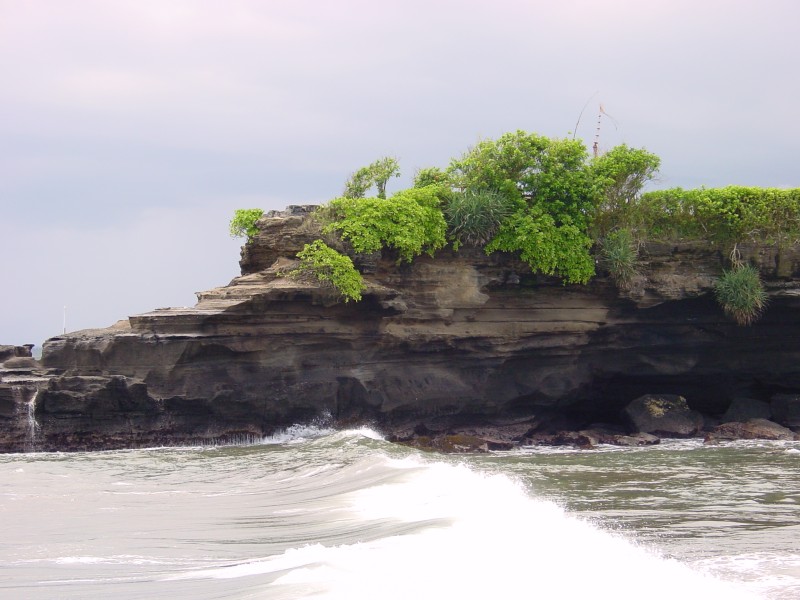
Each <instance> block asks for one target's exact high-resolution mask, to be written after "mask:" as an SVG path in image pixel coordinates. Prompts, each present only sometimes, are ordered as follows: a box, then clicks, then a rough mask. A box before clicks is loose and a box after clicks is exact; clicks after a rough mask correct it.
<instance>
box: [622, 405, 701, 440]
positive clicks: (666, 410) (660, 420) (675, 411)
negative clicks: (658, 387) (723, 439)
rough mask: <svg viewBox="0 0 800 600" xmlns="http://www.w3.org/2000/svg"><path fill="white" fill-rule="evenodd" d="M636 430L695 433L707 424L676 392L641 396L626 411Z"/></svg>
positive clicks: (675, 434) (670, 434)
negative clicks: (673, 393) (674, 393)
mask: <svg viewBox="0 0 800 600" xmlns="http://www.w3.org/2000/svg"><path fill="white" fill-rule="evenodd" d="M623 414H624V416H625V418H626V419H627V420H628V422H629V423H630V425H631V428H632V430H633V431H635V432H639V433H654V434H656V435H660V436H663V437H691V436H693V435H696V434H697V433H698V432H699V431H700V430H701V429H702V428H703V416H702V415H701V414H700V413H699V412H697V411H696V410H692V409H690V408H689V405H688V403H687V402H686V399H685V398H683V397H682V396H674V395H645V396H640V397H639V398H637V399H636V400H634V401H633V402H631V403H630V404H628V406H626V407H625V410H624V411H623Z"/></svg>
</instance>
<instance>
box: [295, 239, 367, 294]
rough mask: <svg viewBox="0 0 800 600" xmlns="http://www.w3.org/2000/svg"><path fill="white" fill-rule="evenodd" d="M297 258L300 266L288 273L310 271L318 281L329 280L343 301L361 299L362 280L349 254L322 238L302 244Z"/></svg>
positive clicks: (298, 273)
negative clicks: (343, 252)
mask: <svg viewBox="0 0 800 600" xmlns="http://www.w3.org/2000/svg"><path fill="white" fill-rule="evenodd" d="M297 258H299V259H300V266H299V267H298V268H297V269H296V270H294V271H292V272H291V273H290V275H294V276H297V275H300V274H302V273H310V274H312V275H313V276H315V277H316V278H317V279H318V280H319V281H325V282H330V283H331V284H332V285H333V287H335V288H336V289H337V290H338V292H339V293H340V294H341V295H342V296H343V297H344V301H345V302H349V301H350V300H355V301H356V302H358V301H359V300H361V291H362V290H363V289H364V280H363V278H362V277H361V273H359V272H358V271H357V270H356V268H355V267H354V266H353V261H352V260H350V257H349V256H345V255H344V254H340V253H338V252H337V251H336V250H334V249H333V248H331V247H330V246H328V245H327V244H326V243H325V242H323V241H322V240H316V241H315V242H312V243H311V244H306V245H305V246H303V249H302V250H301V251H300V252H298V253H297Z"/></svg>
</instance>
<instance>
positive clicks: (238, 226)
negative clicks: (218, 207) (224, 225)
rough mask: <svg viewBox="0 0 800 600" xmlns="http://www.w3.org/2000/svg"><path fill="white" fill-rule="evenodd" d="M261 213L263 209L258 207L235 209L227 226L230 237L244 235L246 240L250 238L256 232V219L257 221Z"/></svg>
mask: <svg viewBox="0 0 800 600" xmlns="http://www.w3.org/2000/svg"><path fill="white" fill-rule="evenodd" d="M263 214H264V211H263V210H261V209H260V208H240V209H237V210H236V212H235V213H234V214H233V218H232V219H231V222H230V225H229V227H228V231H229V232H230V234H231V237H233V238H237V237H246V238H247V241H250V240H252V239H253V237H254V236H255V235H256V234H257V233H258V228H257V227H256V221H258V220H259V219H260V218H261V215H263Z"/></svg>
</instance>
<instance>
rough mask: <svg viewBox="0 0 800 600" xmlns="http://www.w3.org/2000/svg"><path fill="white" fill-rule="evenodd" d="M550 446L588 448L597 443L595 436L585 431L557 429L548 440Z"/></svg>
mask: <svg viewBox="0 0 800 600" xmlns="http://www.w3.org/2000/svg"><path fill="white" fill-rule="evenodd" d="M548 442H549V445H551V446H575V447H576V448H580V449H582V450H590V449H591V448H594V447H595V446H596V445H597V444H598V440H597V438H596V437H594V436H593V435H591V434H590V433H588V432H586V431H559V432H558V433H556V434H555V435H553V436H551V437H550V438H549V440H548Z"/></svg>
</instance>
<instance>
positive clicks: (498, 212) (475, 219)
mask: <svg viewBox="0 0 800 600" xmlns="http://www.w3.org/2000/svg"><path fill="white" fill-rule="evenodd" d="M514 209H515V206H514V203H513V202H512V201H511V200H510V199H509V198H508V196H506V195H504V194H501V193H500V192H497V191H495V190H467V191H465V192H458V193H455V194H453V195H452V196H451V197H450V198H449V199H448V201H447V204H446V206H445V209H444V214H445V219H446V220H447V227H448V232H449V234H450V237H451V238H452V239H453V240H454V242H455V243H454V246H455V247H456V249H458V246H459V245H461V244H463V245H466V246H484V245H486V244H488V243H489V241H491V239H492V238H493V237H494V236H495V234H496V233H497V231H498V229H499V228H500V224H501V223H502V222H503V221H504V220H505V219H506V218H507V217H508V216H510V215H511V213H512V212H514Z"/></svg>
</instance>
